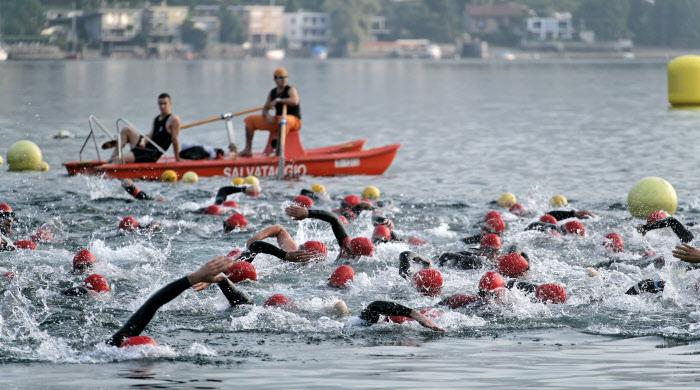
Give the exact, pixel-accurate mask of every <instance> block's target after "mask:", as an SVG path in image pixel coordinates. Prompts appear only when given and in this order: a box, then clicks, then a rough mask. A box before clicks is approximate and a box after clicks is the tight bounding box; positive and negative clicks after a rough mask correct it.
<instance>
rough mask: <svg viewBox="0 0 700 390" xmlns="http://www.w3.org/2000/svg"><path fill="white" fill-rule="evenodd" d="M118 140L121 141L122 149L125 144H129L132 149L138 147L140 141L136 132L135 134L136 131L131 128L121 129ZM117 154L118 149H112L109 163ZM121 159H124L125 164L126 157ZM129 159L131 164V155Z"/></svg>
mask: <svg viewBox="0 0 700 390" xmlns="http://www.w3.org/2000/svg"><path fill="white" fill-rule="evenodd" d="M119 138H120V140H121V144H122V148H124V146H125V145H126V144H129V145H130V146H131V148H132V149H133V148H134V147H136V146H140V145H138V143H139V140H140V139H141V136H140V135H139V133H138V132H136V130H134V129H132V128H131V127H125V128H123V129H122V131H121V132H120V133H119ZM118 154H119V150H118V148H114V151H113V152H112V157H110V161H115V159H116V158H117V155H118ZM123 158H124V162H126V155H123ZM131 158H132V161H131V162H133V154H132V156H131Z"/></svg>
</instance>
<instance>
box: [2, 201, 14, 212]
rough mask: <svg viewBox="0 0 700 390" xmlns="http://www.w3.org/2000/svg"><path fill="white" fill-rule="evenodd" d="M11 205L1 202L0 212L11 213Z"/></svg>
mask: <svg viewBox="0 0 700 390" xmlns="http://www.w3.org/2000/svg"><path fill="white" fill-rule="evenodd" d="M11 212H12V207H10V205H9V204H7V203H5V202H2V203H0V213H11Z"/></svg>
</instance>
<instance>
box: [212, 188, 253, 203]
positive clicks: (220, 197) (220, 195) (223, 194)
mask: <svg viewBox="0 0 700 390" xmlns="http://www.w3.org/2000/svg"><path fill="white" fill-rule="evenodd" d="M247 188H248V187H246V186H225V187H221V188H219V191H217V192H216V200H214V204H224V202H225V201H226V198H227V197H228V196H229V195H231V194H235V193H238V192H245V190H246V189H247Z"/></svg>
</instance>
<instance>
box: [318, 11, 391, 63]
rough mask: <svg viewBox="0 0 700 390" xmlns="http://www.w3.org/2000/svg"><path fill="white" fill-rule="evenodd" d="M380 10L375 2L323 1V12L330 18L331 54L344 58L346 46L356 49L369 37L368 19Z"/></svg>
mask: <svg viewBox="0 0 700 390" xmlns="http://www.w3.org/2000/svg"><path fill="white" fill-rule="evenodd" d="M380 8H381V7H380V3H379V1H377V0H325V1H324V3H323V10H324V11H325V12H328V14H329V15H330V18H331V53H332V54H333V55H336V56H345V55H347V50H348V46H350V45H352V46H353V47H355V48H357V45H358V44H359V43H360V40H361V39H363V38H366V37H367V36H368V35H369V30H370V25H369V24H370V17H371V16H373V15H376V14H377V12H378V11H379V10H380Z"/></svg>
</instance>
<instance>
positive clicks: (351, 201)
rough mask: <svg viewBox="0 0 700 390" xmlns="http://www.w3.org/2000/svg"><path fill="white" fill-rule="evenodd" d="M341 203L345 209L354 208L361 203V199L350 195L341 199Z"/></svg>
mask: <svg viewBox="0 0 700 390" xmlns="http://www.w3.org/2000/svg"><path fill="white" fill-rule="evenodd" d="M343 202H344V203H345V205H346V206H347V207H355V206H357V205H358V204H360V202H362V199H360V197H359V196H357V195H355V194H352V195H348V196H346V197H345V198H343Z"/></svg>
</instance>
